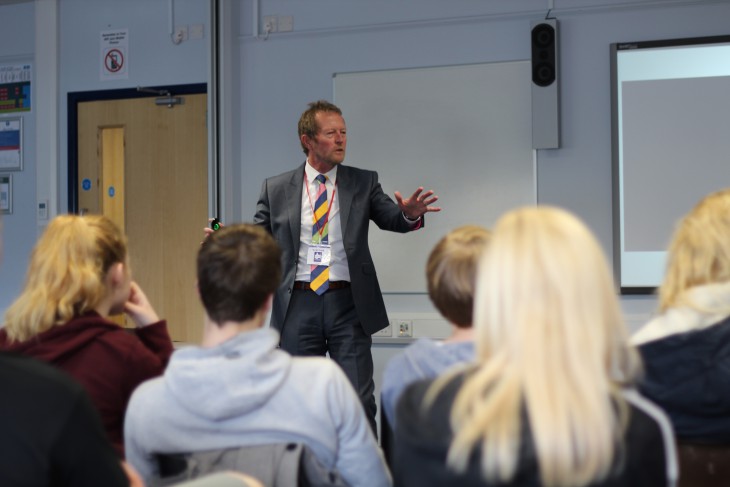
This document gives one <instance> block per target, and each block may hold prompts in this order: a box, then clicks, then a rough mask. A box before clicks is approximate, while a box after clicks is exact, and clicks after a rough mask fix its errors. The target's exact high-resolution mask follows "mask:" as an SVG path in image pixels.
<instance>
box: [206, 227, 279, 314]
mask: <svg viewBox="0 0 730 487" xmlns="http://www.w3.org/2000/svg"><path fill="white" fill-rule="evenodd" d="M197 265H198V289H199V292H200V299H201V301H202V302H203V306H204V307H205V310H206V312H207V313H208V316H209V317H210V319H211V320H212V321H214V322H215V323H218V324H222V323H224V322H226V321H236V322H241V321H245V320H248V319H250V318H252V317H253V316H254V315H255V314H256V312H257V311H258V310H260V309H261V307H262V306H263V305H264V303H265V302H266V299H267V298H268V297H269V296H270V295H271V294H272V293H273V292H274V291H275V290H276V288H277V287H278V286H279V282H280V281H281V250H280V249H279V246H278V245H277V244H276V242H275V241H274V239H273V238H272V237H271V235H269V234H268V233H267V232H266V230H264V229H263V228H261V227H257V226H255V225H251V224H238V225H231V226H226V227H223V228H222V229H220V230H218V231H217V232H215V233H213V234H212V235H210V236H209V237H208V238H207V239H205V241H204V242H203V245H201V247H200V250H199V251H198V263H197Z"/></svg>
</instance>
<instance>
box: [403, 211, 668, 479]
mask: <svg viewBox="0 0 730 487" xmlns="http://www.w3.org/2000/svg"><path fill="white" fill-rule="evenodd" d="M474 328H475V343H476V363H475V364H472V365H467V366H465V367H463V368H461V369H460V370H456V371H453V372H450V373H447V374H446V375H442V376H441V377H439V378H438V379H436V380H435V381H427V382H417V383H415V384H413V385H412V386H410V387H409V388H408V389H406V391H405V392H404V394H403V396H402V398H401V400H400V402H399V403H398V406H397V409H396V417H397V424H398V428H397V430H396V434H395V437H396V438H395V455H394V462H393V468H394V472H393V473H394V480H395V484H396V485H397V486H405V487H408V486H418V487H426V486H437V485H438V486H443V485H458V486H460V487H469V486H517V485H519V486H547V487H556V486H561V487H566V486H570V487H582V486H592V487H593V486H631V485H636V486H642V487H651V486H667V485H674V484H675V482H676V480H677V465H676V453H675V449H674V437H673V433H672V430H671V427H670V424H669V422H668V420H667V418H666V417H665V416H664V414H663V413H662V412H661V411H660V410H659V409H658V408H657V407H656V406H654V405H653V404H651V403H650V402H649V401H648V400H646V399H644V398H643V397H641V396H640V395H639V394H638V393H637V392H636V391H634V390H632V389H631V388H630V385H631V384H632V383H633V381H634V380H635V378H636V376H637V374H638V373H639V371H640V361H639V357H638V354H637V353H636V351H635V350H634V349H633V348H631V347H630V346H629V345H628V336H627V332H626V330H625V327H624V325H623V321H622V318H621V313H620V308H619V305H618V302H617V299H616V297H615V294H614V287H613V282H612V279H611V274H610V272H609V270H608V266H607V264H606V261H605V258H604V256H603V252H602V250H601V248H600V246H599V245H598V243H597V242H596V240H595V238H594V237H593V235H592V234H591V233H590V231H589V230H588V229H587V228H586V226H585V225H584V224H583V223H582V222H581V221H580V220H578V218H576V217H575V216H573V215H572V214H570V213H568V212H566V211H564V210H560V209H557V208H550V207H539V208H534V207H529V208H522V209H517V210H514V211H512V212H509V213H507V214H506V215H505V216H503V217H502V218H501V219H500V221H499V222H498V223H497V225H496V228H495V230H494V233H493V237H492V241H491V243H490V245H489V247H488V248H487V250H486V253H485V255H484V257H483V258H482V260H481V262H480V265H479V270H478V277H477V285H476V294H475V307H474Z"/></svg>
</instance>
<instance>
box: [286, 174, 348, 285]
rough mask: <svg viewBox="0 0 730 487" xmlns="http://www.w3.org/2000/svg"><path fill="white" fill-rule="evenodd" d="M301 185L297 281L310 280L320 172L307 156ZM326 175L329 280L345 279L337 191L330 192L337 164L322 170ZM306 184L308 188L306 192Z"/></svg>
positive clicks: (343, 248) (346, 278)
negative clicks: (310, 248)
mask: <svg viewBox="0 0 730 487" xmlns="http://www.w3.org/2000/svg"><path fill="white" fill-rule="evenodd" d="M304 172H305V175H306V177H305V178H304V183H303V184H304V186H303V188H302V225H301V229H300V230H299V263H298V264H297V277H296V280H297V281H307V282H309V280H310V274H311V266H310V265H309V264H307V254H308V252H309V246H310V245H311V244H312V225H313V224H314V211H313V208H314V203H315V199H316V198H317V186H319V183H317V181H315V178H316V177H317V176H318V175H319V174H320V173H319V172H317V170H316V169H314V168H313V167H312V166H310V165H309V160H307V163H306V164H305V165H304ZM324 175H325V176H327V181H326V182H325V187H326V188H327V201H328V203H329V205H330V208H329V219H328V222H329V227H328V237H327V239H328V243H329V244H330V246H331V247H332V248H331V251H332V254H331V257H330V277H329V280H330V281H349V280H350V269H349V268H348V267H347V255H346V254H345V244H344V242H343V241H342V226H341V225H340V204H339V195H338V191H336V192H335V193H334V198H332V194H333V193H332V192H333V191H335V188H336V187H337V166H335V167H334V168H332V170H330V171H329V172H327V173H325V174H324ZM307 184H308V185H309V191H308V192H307Z"/></svg>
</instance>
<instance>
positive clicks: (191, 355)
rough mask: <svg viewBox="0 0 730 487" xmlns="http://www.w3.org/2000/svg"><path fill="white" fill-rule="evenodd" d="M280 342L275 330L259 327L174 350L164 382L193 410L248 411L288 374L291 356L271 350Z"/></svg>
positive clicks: (207, 413)
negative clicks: (215, 342) (208, 345)
mask: <svg viewBox="0 0 730 487" xmlns="http://www.w3.org/2000/svg"><path fill="white" fill-rule="evenodd" d="M278 342H279V335H278V334H277V333H276V332H275V331H274V330H271V329H270V328H261V329H258V330H255V331H250V332H243V333H240V334H239V335H236V336H235V337H233V338H231V339H229V340H227V341H226V342H224V343H222V344H221V345H218V346H216V347H213V348H201V347H189V348H183V349H180V350H177V351H176V352H175V353H174V354H173V355H172V358H171V359H170V363H169V365H168V366H167V370H166V371H165V384H166V386H167V388H168V390H169V391H170V394H172V396H173V397H175V399H176V400H177V401H178V402H179V403H180V405H181V406H182V407H183V408H185V409H187V410H188V411H189V412H191V413H192V414H195V415H197V416H202V417H204V418H207V419H209V420H212V421H217V420H224V419H228V418H232V417H236V416H241V415H244V414H247V413H249V412H250V411H253V410H256V409H259V408H260V407H261V406H262V405H263V404H264V403H266V402H267V401H268V400H269V399H270V398H271V396H273V395H274V394H275V393H276V392H277V391H279V389H280V386H281V384H282V383H283V382H284V380H285V379H286V377H287V375H288V374H289V370H290V367H291V357H290V356H289V355H288V354H287V353H286V352H282V351H279V350H275V349H276V346H277V344H278ZM221 391H225V392H223V393H221Z"/></svg>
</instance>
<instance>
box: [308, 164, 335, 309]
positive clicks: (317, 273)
mask: <svg viewBox="0 0 730 487" xmlns="http://www.w3.org/2000/svg"><path fill="white" fill-rule="evenodd" d="M315 181H317V182H318V183H319V187H318V188H317V200H316V201H315V203H314V223H313V225H312V243H314V244H319V243H322V244H326V243H327V242H328V241H329V240H328V231H329V228H328V223H329V222H328V215H329V204H328V202H327V188H326V187H325V184H324V183H325V181H327V177H326V176H325V175H323V174H319V175H318V176H317V177H316V178H315ZM329 278H330V269H329V266H327V265H313V266H312V269H311V274H310V283H309V286H310V288H311V289H312V291H314V292H315V293H317V294H319V295H322V294H324V293H325V292H326V291H327V289H329V286H330V281H329Z"/></svg>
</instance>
